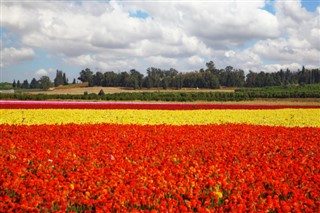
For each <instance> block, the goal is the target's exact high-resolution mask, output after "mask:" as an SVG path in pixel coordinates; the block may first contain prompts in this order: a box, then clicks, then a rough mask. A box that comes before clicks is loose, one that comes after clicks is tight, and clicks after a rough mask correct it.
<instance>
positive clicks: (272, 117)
mask: <svg viewBox="0 0 320 213" xmlns="http://www.w3.org/2000/svg"><path fill="white" fill-rule="evenodd" d="M0 115H1V117H0V124H25V125H32V124H67V123H77V124H85V123H88V124H94V123H111V124H141V125H154V124H171V125H185V124H190V125H195V124H223V123H245V124H255V125H267V126H286V127H296V126H298V127H320V119H319V118H320V110H319V109H273V110H217V109H215V110H89V109H84V110H79V109H0Z"/></svg>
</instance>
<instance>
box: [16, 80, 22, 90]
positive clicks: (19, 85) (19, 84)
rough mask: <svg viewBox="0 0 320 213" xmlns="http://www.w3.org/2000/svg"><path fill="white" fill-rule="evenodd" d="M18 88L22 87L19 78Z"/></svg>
mask: <svg viewBox="0 0 320 213" xmlns="http://www.w3.org/2000/svg"><path fill="white" fill-rule="evenodd" d="M17 88H21V83H20V81H19V80H18V81H17Z"/></svg>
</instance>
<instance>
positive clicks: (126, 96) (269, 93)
mask: <svg viewBox="0 0 320 213" xmlns="http://www.w3.org/2000/svg"><path fill="white" fill-rule="evenodd" d="M319 91H320V90H309V91H308V90H306V91H297V90H246V89H244V90H240V91H236V92H234V93H232V92H230V93H227V92H134V93H130V92H124V93H114V94H102V95H98V94H94V93H92V94H83V95H71V94H50V95H48V94H23V93H16V94H1V93H0V99H15V100H52V99H63V100H68V99H73V100H108V101H110V100H114V101H132V100H141V101H180V102H181V101H182V102H183V101H244V100H253V99H257V98H320V92H319Z"/></svg>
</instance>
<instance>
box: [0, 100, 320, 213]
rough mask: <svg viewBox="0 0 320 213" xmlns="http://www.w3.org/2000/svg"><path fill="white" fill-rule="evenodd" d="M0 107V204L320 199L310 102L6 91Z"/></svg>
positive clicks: (257, 206)
mask: <svg viewBox="0 0 320 213" xmlns="http://www.w3.org/2000/svg"><path fill="white" fill-rule="evenodd" d="M139 106H140V108H139ZM0 115H1V117H0V126H1V133H0V134H1V135H0V140H1V142H0V212H15V211H16V212H319V211H320V119H319V117H320V109H319V107H317V106H313V107H308V106H272V105H270V106H266V105H260V106H259V105H217V104H147V105H145V104H138V103H131V104H130V103H109V104H102V103H78V104H77V102H49V103H48V102H24V104H23V103H21V102H10V101H1V102H0Z"/></svg>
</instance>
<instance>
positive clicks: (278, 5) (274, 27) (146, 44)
mask: <svg viewBox="0 0 320 213" xmlns="http://www.w3.org/2000/svg"><path fill="white" fill-rule="evenodd" d="M267 3H268V1H267ZM265 5H266V1H264V0H255V1H214V2H210V1H200V2H199V1H198V2H197V1H187V2H185V1H164V2H155V1H151V2H149V1H135V2H128V1H126V2H121V1H82V2H81V3H79V2H78V3H76V2H73V1H61V2H57V1H44V2H30V1H29V2H14V3H9V2H5V3H3V9H2V11H3V22H2V24H3V27H4V28H5V29H6V30H8V31H9V33H12V34H15V35H16V37H17V38H16V39H12V40H11V42H16V43H17V45H16V46H23V47H24V48H20V49H18V48H13V47H12V48H13V49H11V48H7V50H6V49H4V51H5V50H6V51H7V52H6V55H7V56H6V57H7V59H8V60H3V61H4V62H5V66H7V67H9V66H10V65H12V64H15V63H16V62H19V61H23V60H28V59H32V58H34V56H35V53H34V52H33V49H35V48H36V49H41V50H45V51H46V52H47V54H50V55H52V56H53V58H54V56H56V55H58V56H60V58H63V61H62V62H61V64H62V65H68V66H74V67H78V68H79V70H80V69H84V68H85V67H89V68H92V69H95V68H97V69H103V70H112V69H114V70H129V69H131V68H136V69H139V70H141V71H144V70H145V69H146V68H148V67H150V66H158V67H160V68H167V67H173V68H176V69H178V70H179V69H181V70H183V71H186V70H194V69H199V68H201V67H204V66H205V62H207V61H210V60H213V61H214V62H215V64H216V65H217V66H221V67H225V66H227V65H231V66H233V67H235V68H243V69H247V70H249V69H250V70H255V71H260V70H261V69H268V70H271V69H272V68H274V69H276V68H278V67H280V65H281V64H283V65H285V66H287V65H290V66H291V65H292V64H295V65H296V64H299V65H310V66H320V64H319V63H320V62H319V61H320V60H319V55H320V42H319V37H320V27H319V15H320V9H319V8H320V7H318V9H317V10H316V11H315V12H314V13H311V12H308V11H307V10H306V9H304V8H303V7H302V6H301V3H300V1H283V0H278V1H276V2H275V3H274V5H275V12H276V13H275V14H272V13H269V12H267V11H266V10H264V9H262V8H263V7H264V6H265ZM138 10H139V11H142V12H145V13H147V14H148V15H149V16H148V17H146V18H138V17H132V16H130V14H134V13H135V12H136V11H138ZM252 41H256V43H254V42H252ZM248 43H249V44H250V45H248ZM4 46H8V44H4ZM10 46H14V45H12V44H10ZM9 52H11V53H12V54H11V55H16V56H11V55H10V54H9ZM4 53H5V52H4ZM18 53H20V55H19V54H18ZM4 56H5V54H4ZM14 58H16V59H14ZM4 59H5V57H4ZM35 63H36V62H35ZM59 65H60V64H59ZM59 65H57V66H59ZM278 65H279V66H278ZM2 66H4V65H2ZM292 66H293V65H292Z"/></svg>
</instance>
